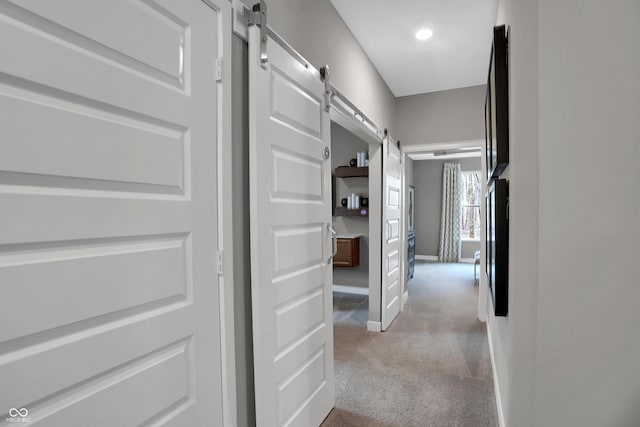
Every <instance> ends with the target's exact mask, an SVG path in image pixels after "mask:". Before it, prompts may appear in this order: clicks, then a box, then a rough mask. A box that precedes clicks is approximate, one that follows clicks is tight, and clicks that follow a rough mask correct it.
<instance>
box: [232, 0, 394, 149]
mask: <svg viewBox="0 0 640 427" xmlns="http://www.w3.org/2000/svg"><path fill="white" fill-rule="evenodd" d="M243 1H244V2H245V3H246V4H247V5H251V4H253V3H254V1H252V0H243ZM266 3H267V22H268V25H269V26H270V27H271V28H273V29H274V30H275V31H276V32H277V33H278V34H279V35H280V36H282V38H284V39H285V40H286V41H287V42H288V43H289V44H290V45H291V46H292V47H293V48H294V49H296V50H297V51H298V52H299V53H300V54H302V56H304V57H305V59H306V60H307V61H309V62H311V63H312V64H313V65H314V66H315V67H316V68H320V67H322V66H324V65H326V64H328V65H329V68H330V75H331V77H330V79H331V82H332V83H333V84H334V86H336V88H338V89H339V90H340V91H341V92H342V93H344V95H345V96H347V97H348V98H349V99H350V100H351V101H352V102H353V103H354V104H355V105H356V106H357V107H358V108H360V109H361V110H362V112H363V113H364V114H365V115H367V117H369V118H371V119H372V120H373V121H374V122H375V123H376V124H377V125H378V126H379V127H380V128H388V129H389V130H390V132H391V134H392V135H393V134H394V129H395V123H394V121H395V105H396V100H395V97H394V96H393V93H392V92H391V90H390V89H389V87H388V86H387V84H386V83H385V82H384V80H383V79H382V77H380V74H379V73H378V71H377V70H376V68H375V67H374V66H373V64H372V63H371V61H370V60H369V57H367V55H366V54H365V53H364V51H363V50H362V48H361V47H360V45H359V44H358V42H357V41H356V39H355V37H353V34H351V31H350V30H349V29H348V28H347V26H346V25H345V23H344V21H343V20H342V18H341V17H340V15H339V14H338V12H337V11H336V10H335V9H334V7H333V5H332V4H331V2H330V1H329V0H266ZM396 139H397V137H396Z"/></svg>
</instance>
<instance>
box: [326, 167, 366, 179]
mask: <svg viewBox="0 0 640 427" xmlns="http://www.w3.org/2000/svg"><path fill="white" fill-rule="evenodd" d="M333 176H336V177H338V178H356V177H361V176H369V167H368V166H365V167H362V168H357V167H351V166H339V167H337V168H336V169H335V171H334V172H333Z"/></svg>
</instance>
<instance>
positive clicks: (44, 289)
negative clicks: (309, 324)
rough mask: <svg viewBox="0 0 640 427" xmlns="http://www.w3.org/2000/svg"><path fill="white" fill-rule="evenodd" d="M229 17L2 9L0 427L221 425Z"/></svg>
mask: <svg viewBox="0 0 640 427" xmlns="http://www.w3.org/2000/svg"><path fill="white" fill-rule="evenodd" d="M227 13H229V5H228V4H227V2H226V1H223V0H213V1H207V2H206V3H205V2H203V1H200V0H189V1H180V2H176V1H171V0H130V1H128V0H113V1H107V2H105V1H98V0H56V1H48V0H20V1H18V0H15V1H14V0H2V1H0V207H1V208H0V297H1V299H2V301H3V308H2V310H0V425H5V423H6V424H14V422H15V419H12V418H16V417H15V416H16V414H18V417H20V418H21V417H22V414H24V413H25V410H26V411H28V416H27V417H28V418H29V420H30V421H31V422H32V423H35V424H37V425H42V426H92V427H100V426H105V427H112V426H148V425H175V426H185V425H192V426H220V425H222V381H221V357H220V351H221V348H220V346H221V344H220V319H219V315H220V314H219V295H218V276H217V269H216V261H215V260H216V250H217V241H218V239H217V226H216V224H217V196H216V195H217V190H216V189H217V184H216V180H217V173H216V163H217V162H216V153H217V145H218V138H219V135H220V134H221V132H220V128H219V126H220V121H219V120H218V117H219V116H220V111H218V108H219V107H218V106H219V99H220V96H221V93H220V84H221V83H219V82H216V78H215V76H216V58H217V57H219V56H222V54H223V52H222V51H221V47H220V46H222V43H221V37H222V28H221V22H222V19H223V15H224V14H227ZM225 19H226V17H225ZM229 19H230V18H229ZM12 408H13V410H12ZM23 408H24V409H23ZM18 410H19V411H20V412H19V413H18ZM20 421H22V420H20Z"/></svg>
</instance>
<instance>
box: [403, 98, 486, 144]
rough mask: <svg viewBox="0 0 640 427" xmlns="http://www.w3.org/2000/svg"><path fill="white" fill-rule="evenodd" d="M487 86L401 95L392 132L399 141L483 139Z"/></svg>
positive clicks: (423, 141) (430, 141)
mask: <svg viewBox="0 0 640 427" xmlns="http://www.w3.org/2000/svg"><path fill="white" fill-rule="evenodd" d="M485 93H486V86H484V85H482V86H471V87H466V88H462V89H453V90H445V91H441V92H431V93H424V94H420V95H411V96H403V97H400V98H398V99H397V101H396V105H397V108H396V127H397V130H396V132H395V134H396V135H397V139H399V140H400V141H401V142H402V145H415V144H427V143H437V142H451V141H469V140H484V98H485Z"/></svg>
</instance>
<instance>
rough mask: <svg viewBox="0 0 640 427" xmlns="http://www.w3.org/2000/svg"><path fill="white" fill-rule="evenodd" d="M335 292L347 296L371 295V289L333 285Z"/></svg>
mask: <svg viewBox="0 0 640 427" xmlns="http://www.w3.org/2000/svg"><path fill="white" fill-rule="evenodd" d="M333 292H343V293H345V294H356V295H369V288H364V287H363V288H361V287H360V286H346V285H335V284H334V285H333Z"/></svg>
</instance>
